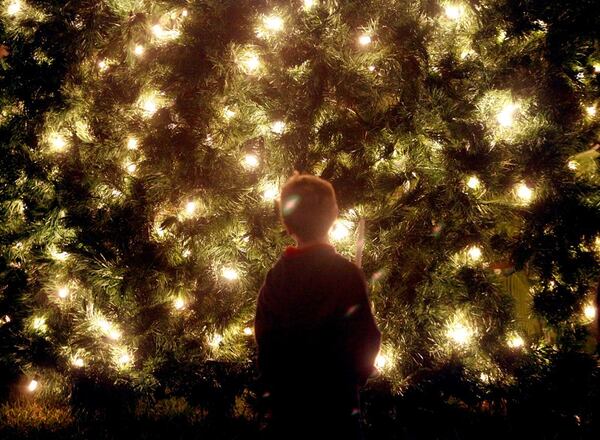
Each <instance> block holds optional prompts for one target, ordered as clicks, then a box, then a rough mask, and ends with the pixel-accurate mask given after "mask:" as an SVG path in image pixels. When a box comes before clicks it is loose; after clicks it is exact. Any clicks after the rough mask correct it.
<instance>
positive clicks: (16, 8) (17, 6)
mask: <svg viewBox="0 0 600 440" xmlns="http://www.w3.org/2000/svg"><path fill="white" fill-rule="evenodd" d="M22 7H23V6H22V5H21V2H20V1H19V0H13V1H12V2H10V3H9V4H8V6H7V7H6V13H7V14H8V15H17V14H18V13H19V12H21V9H22Z"/></svg>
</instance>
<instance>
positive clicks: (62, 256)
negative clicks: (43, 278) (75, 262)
mask: <svg viewBox="0 0 600 440" xmlns="http://www.w3.org/2000/svg"><path fill="white" fill-rule="evenodd" d="M50 257H52V259H53V260H56V261H66V260H67V258H69V253H68V252H64V251H63V252H61V251H59V250H58V249H56V248H54V247H52V248H51V249H50Z"/></svg>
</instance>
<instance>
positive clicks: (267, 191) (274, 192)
mask: <svg viewBox="0 0 600 440" xmlns="http://www.w3.org/2000/svg"><path fill="white" fill-rule="evenodd" d="M277 197H279V187H278V186H277V185H276V184H274V183H273V182H270V183H267V184H265V185H264V189H263V200H264V201H265V202H272V201H274V200H276V199H277Z"/></svg>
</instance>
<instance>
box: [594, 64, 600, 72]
mask: <svg viewBox="0 0 600 440" xmlns="http://www.w3.org/2000/svg"><path fill="white" fill-rule="evenodd" d="M594 73H600V63H596V64H594Z"/></svg>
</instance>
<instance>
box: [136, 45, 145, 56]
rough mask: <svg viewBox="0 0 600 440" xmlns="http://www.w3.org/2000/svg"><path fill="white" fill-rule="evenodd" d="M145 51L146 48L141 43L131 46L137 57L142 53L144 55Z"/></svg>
mask: <svg viewBox="0 0 600 440" xmlns="http://www.w3.org/2000/svg"><path fill="white" fill-rule="evenodd" d="M145 51H146V49H145V48H144V46H142V45H141V44H138V45H136V46H135V47H134V48H133V53H134V54H135V56H137V57H141V56H142V55H144V52H145Z"/></svg>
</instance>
